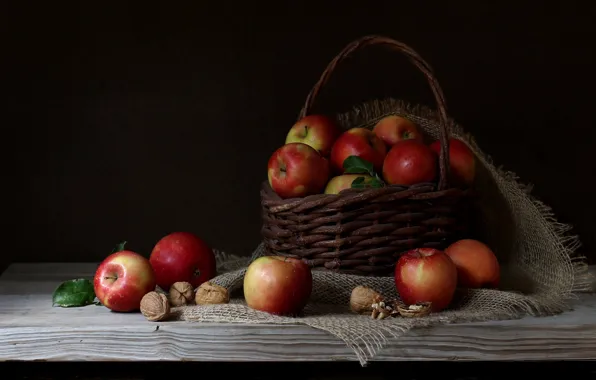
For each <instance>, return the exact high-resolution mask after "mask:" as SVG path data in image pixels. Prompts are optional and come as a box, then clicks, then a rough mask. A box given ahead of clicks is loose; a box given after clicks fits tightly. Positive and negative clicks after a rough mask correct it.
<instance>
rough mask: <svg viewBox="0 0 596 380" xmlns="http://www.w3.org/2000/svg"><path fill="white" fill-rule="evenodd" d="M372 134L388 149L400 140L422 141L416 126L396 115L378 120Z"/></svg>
mask: <svg viewBox="0 0 596 380" xmlns="http://www.w3.org/2000/svg"><path fill="white" fill-rule="evenodd" d="M373 132H374V133H375V134H376V135H377V136H379V138H380V139H381V140H383V142H384V143H385V144H386V145H387V146H389V147H390V146H393V145H395V144H396V143H397V142H399V141H402V140H408V139H414V140H418V141H420V142H422V141H423V135H422V133H421V132H420V131H419V130H418V127H417V126H416V124H414V123H413V122H412V121H411V120H408V119H406V118H405V117H402V116H397V115H390V116H385V117H384V118H382V119H381V120H379V122H378V123H377V124H376V125H375V127H374V128H373Z"/></svg>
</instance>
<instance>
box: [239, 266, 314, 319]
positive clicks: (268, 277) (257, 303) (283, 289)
mask: <svg viewBox="0 0 596 380" xmlns="http://www.w3.org/2000/svg"><path fill="white" fill-rule="evenodd" d="M243 286H244V299H245V300H246V304H247V306H248V307H250V308H252V309H254V310H259V311H264V312H267V313H270V314H275V315H286V316H296V315H298V314H300V312H301V311H302V310H303V309H304V307H305V306H306V304H307V302H308V300H309V299H310V295H311V293H312V273H311V271H310V267H309V266H308V264H306V263H305V262H304V261H302V260H299V259H295V258H291V257H282V256H262V257H259V258H258V259H256V260H254V261H253V262H252V263H250V265H249V266H248V268H247V269H246V274H245V275H244V284H243Z"/></svg>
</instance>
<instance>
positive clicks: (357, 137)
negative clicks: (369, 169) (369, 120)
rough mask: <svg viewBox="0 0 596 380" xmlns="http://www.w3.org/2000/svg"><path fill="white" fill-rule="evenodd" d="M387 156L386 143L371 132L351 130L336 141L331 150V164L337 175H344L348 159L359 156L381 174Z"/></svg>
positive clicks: (361, 129)
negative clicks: (345, 162) (344, 165)
mask: <svg viewBox="0 0 596 380" xmlns="http://www.w3.org/2000/svg"><path fill="white" fill-rule="evenodd" d="M386 154H387V147H386V146H385V143H384V142H383V141H382V140H381V139H380V138H379V137H378V136H377V135H376V134H374V133H373V132H372V131H371V130H369V129H366V128H351V129H349V130H347V131H346V132H344V133H342V134H341V135H340V136H339V137H338V138H337V140H335V144H333V147H332V148H331V164H332V167H333V170H334V171H335V172H336V173H339V174H343V172H344V167H343V164H344V161H345V160H346V158H348V157H350V156H357V157H360V158H361V159H363V160H365V161H368V162H370V163H371V164H372V165H373V168H374V170H375V171H376V172H380V171H381V168H382V167H383V160H384V159H385V155H386Z"/></svg>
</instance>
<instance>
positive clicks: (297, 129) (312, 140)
mask: <svg viewBox="0 0 596 380" xmlns="http://www.w3.org/2000/svg"><path fill="white" fill-rule="evenodd" d="M340 134H341V129H340V128H339V127H338V125H337V124H336V122H335V121H334V120H333V119H331V118H330V117H328V116H325V115H308V116H305V117H303V118H302V119H300V120H298V121H297V122H296V123H295V124H294V125H293V126H292V128H290V130H289V132H288V134H287V136H286V144H290V143H296V142H298V143H304V144H306V145H308V146H310V147H312V148H314V149H315V150H317V151H318V152H319V153H320V154H321V155H322V156H324V157H327V156H329V154H330V153H331V147H332V146H333V143H334V142H335V140H336V139H337V137H338V136H339V135H340Z"/></svg>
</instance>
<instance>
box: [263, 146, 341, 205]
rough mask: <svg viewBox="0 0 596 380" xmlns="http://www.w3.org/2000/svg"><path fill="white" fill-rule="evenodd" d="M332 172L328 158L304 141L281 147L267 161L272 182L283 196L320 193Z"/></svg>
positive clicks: (272, 185) (291, 196) (274, 187)
mask: <svg viewBox="0 0 596 380" xmlns="http://www.w3.org/2000/svg"><path fill="white" fill-rule="evenodd" d="M329 171H330V170H329V161H327V159H325V158H324V157H323V156H321V155H320V154H319V152H317V151H316V150H315V149H314V148H313V147H311V146H309V145H306V144H303V143H290V144H286V145H284V146H282V147H281V148H279V149H277V150H276V151H275V152H274V153H273V154H272V155H271V158H270V159H269V162H268V164H267V177H268V180H269V185H271V188H272V189H273V191H275V192H276V193H277V195H279V196H280V197H281V198H295V197H304V196H307V195H312V194H320V193H321V192H322V191H323V189H324V188H325V185H326V184H327V181H328V180H329Z"/></svg>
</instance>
